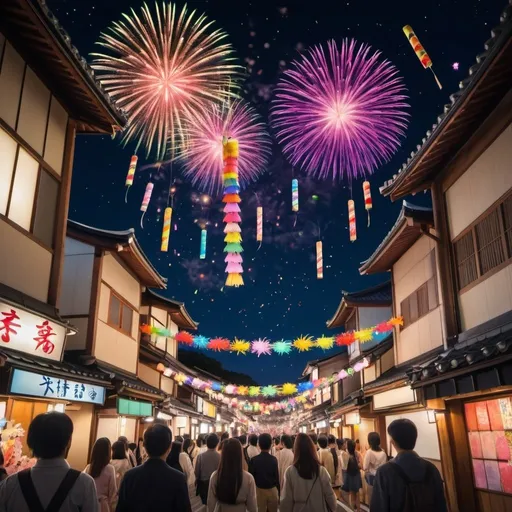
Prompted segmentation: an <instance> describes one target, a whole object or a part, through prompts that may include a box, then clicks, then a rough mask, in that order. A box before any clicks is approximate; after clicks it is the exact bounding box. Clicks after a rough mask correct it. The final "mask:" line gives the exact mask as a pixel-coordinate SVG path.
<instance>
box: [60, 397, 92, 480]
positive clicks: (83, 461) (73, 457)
mask: <svg viewBox="0 0 512 512" xmlns="http://www.w3.org/2000/svg"><path fill="white" fill-rule="evenodd" d="M93 411H94V405H93V404H81V405H80V409H79V410H78V411H70V410H69V409H66V414H67V415H68V416H69V417H70V418H71V420H72V421H73V439H72V441H71V447H70V449H69V453H68V456H67V461H68V462H69V465H70V466H71V467H72V468H73V469H78V470H79V471H83V470H84V469H85V466H87V463H88V460H87V458H88V455H89V444H90V442H89V440H90V434H91V426H92V419H93Z"/></svg>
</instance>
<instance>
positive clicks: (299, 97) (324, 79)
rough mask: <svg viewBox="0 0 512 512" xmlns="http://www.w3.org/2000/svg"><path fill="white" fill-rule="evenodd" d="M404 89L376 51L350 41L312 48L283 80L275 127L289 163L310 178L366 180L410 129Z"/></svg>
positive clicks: (274, 112) (273, 115) (277, 96)
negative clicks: (300, 169)
mask: <svg viewBox="0 0 512 512" xmlns="http://www.w3.org/2000/svg"><path fill="white" fill-rule="evenodd" d="M404 92H405V86H404V84H403V81H402V78H401V77H400V76H399V75H398V70H397V69H396V68H395V66H393V65H392V64H391V63H390V62H389V61H388V60H384V59H381V54H380V52H378V51H373V50H372V49H371V47H370V46H368V45H366V44H360V43H358V42H357V41H355V40H353V39H351V40H348V39H344V40H343V41H342V44H341V47H338V46H337V45H336V42H335V41H329V42H328V43H327V45H326V46H322V45H318V46H315V47H313V48H310V49H309V50H308V51H307V52H306V53H305V54H304V55H303V56H302V57H301V58H300V59H299V60H296V61H294V62H293V64H292V67H291V69H289V70H287V71H285V73H284V74H283V76H282V78H281V79H280V80H279V82H278V84H277V87H276V90H275V99H274V100H273V105H272V111H271V123H272V125H273V127H274V128H275V129H276V132H277V138H278V140H279V142H280V143H281V144H282V145H283V149H284V153H285V155H286V156H287V158H288V159H289V161H290V162H291V163H292V165H297V166H300V167H301V168H302V169H303V170H304V171H306V172H307V173H308V174H310V175H312V176H316V177H319V178H322V179H327V178H330V177H332V178H333V179H334V180H336V179H343V178H345V179H348V180H349V181H351V180H352V179H354V178H358V177H362V176H367V175H368V174H371V173H373V172H374V171H375V170H376V169H377V167H379V166H380V165H382V164H383V163H385V162H387V161H388V160H389V159H390V158H391V156H392V155H393V153H394V152H395V151H396V150H397V149H398V147H399V146H400V140H401V138H402V137H403V135H404V133H405V129H406V127H407V120H408V117H409V116H408V114H407V113H406V111H405V109H406V108H408V106H409V105H408V104H407V103H406V101H405V100H406V96H405V94H404Z"/></svg>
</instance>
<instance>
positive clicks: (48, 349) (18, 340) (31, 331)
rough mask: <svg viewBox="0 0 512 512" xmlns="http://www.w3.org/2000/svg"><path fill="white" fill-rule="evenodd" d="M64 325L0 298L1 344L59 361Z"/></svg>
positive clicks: (64, 333)
mask: <svg viewBox="0 0 512 512" xmlns="http://www.w3.org/2000/svg"><path fill="white" fill-rule="evenodd" d="M65 340H66V327H64V326H63V325H60V324H58V323H56V322H53V321H51V320H48V319H47V318H44V317H42V316H39V315H37V314H35V313H31V312H29V311H26V310H25V309H22V307H21V306H14V305H12V304H8V303H6V302H3V301H1V300H0V346H1V347H2V348H11V349H13V350H19V351H20V352H25V353H26V354H31V355H34V356H39V357H44V358H46V359H53V360H54V361H60V360H61V358H62V353H63V350H64V342H65Z"/></svg>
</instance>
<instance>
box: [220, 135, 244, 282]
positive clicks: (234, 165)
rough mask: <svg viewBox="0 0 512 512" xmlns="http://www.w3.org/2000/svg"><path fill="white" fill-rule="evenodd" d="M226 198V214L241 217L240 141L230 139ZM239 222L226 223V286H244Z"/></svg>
mask: <svg viewBox="0 0 512 512" xmlns="http://www.w3.org/2000/svg"><path fill="white" fill-rule="evenodd" d="M223 157H224V176H223V178H224V197H223V199H222V202H223V203H224V204H225V206H224V213H225V214H226V215H227V214H230V213H237V214H239V215H240V206H239V203H240V196H239V192H240V185H239V183H238V141H237V140H236V139H228V140H227V141H226V142H225V144H224V153H223ZM239 222H240V221H238V222H226V227H225V228H224V233H226V237H225V238H224V241H225V242H226V247H225V248H224V252H225V253H227V254H226V258H225V260H224V261H225V262H226V272H227V274H228V277H227V279H226V283H225V284H226V286H235V287H238V286H243V284H244V280H243V278H242V272H243V268H242V256H241V253H242V251H243V249H242V236H241V235H240V232H241V229H240V225H239Z"/></svg>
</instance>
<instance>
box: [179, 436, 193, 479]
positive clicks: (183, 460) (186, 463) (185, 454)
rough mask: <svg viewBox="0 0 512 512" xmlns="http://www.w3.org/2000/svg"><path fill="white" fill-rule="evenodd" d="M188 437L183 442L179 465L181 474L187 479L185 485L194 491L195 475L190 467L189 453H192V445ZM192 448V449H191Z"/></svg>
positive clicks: (190, 458)
mask: <svg viewBox="0 0 512 512" xmlns="http://www.w3.org/2000/svg"><path fill="white" fill-rule="evenodd" d="M191 443H192V441H191V440H190V438H189V437H187V438H186V439H185V440H184V441H183V448H182V450H181V453H180V455H179V463H180V466H181V469H182V470H183V473H185V476H186V477H187V485H188V486H189V487H192V488H194V489H195V487H196V475H195V473H194V466H193V465H192V457H191V455H190V451H192V449H193V446H194V443H192V445H191ZM191 446H192V449H191Z"/></svg>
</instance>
